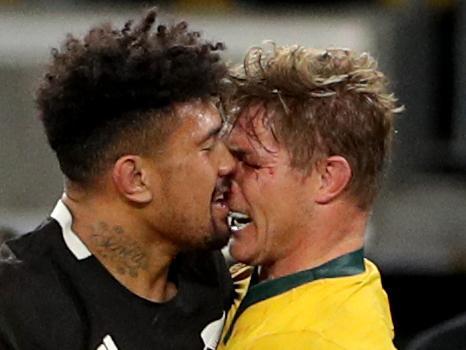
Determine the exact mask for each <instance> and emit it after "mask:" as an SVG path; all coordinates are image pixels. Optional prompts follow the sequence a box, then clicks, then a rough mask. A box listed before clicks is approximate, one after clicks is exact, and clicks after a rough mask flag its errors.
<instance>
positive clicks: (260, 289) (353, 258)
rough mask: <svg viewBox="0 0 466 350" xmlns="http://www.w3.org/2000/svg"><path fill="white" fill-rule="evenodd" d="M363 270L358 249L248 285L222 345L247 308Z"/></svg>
mask: <svg viewBox="0 0 466 350" xmlns="http://www.w3.org/2000/svg"><path fill="white" fill-rule="evenodd" d="M364 270H365V268H364V250H363V249H359V250H356V251H354V252H352V253H348V254H345V255H342V256H340V257H338V258H336V259H333V260H330V261H328V262H326V263H325V264H323V265H320V266H317V267H314V268H312V269H309V270H305V271H300V272H296V273H294V274H291V275H287V276H283V277H280V278H277V279H273V280H270V281H264V282H261V283H258V284H254V285H250V286H249V289H248V291H247V293H246V295H245V297H244V299H243V300H242V301H241V304H240V306H239V307H238V310H237V311H236V314H235V316H234V318H233V321H232V322H231V325H230V328H229V329H228V332H227V333H226V335H225V337H224V338H223V343H224V344H226V343H227V341H228V339H229V338H230V336H231V333H232V331H233V327H234V325H235V323H236V320H237V319H238V317H239V316H240V315H241V314H242V313H243V311H244V310H246V309H247V308H248V307H249V306H251V305H254V304H256V303H258V302H260V301H262V300H266V299H269V298H271V297H274V296H277V295H279V294H282V293H285V292H287V291H289V290H290V289H293V288H296V287H299V286H301V285H303V284H306V283H309V282H312V281H316V280H319V279H322V278H335V277H345V276H352V275H357V274H359V273H362V272H364ZM255 272H256V271H255Z"/></svg>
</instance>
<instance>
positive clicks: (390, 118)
mask: <svg viewBox="0 0 466 350" xmlns="http://www.w3.org/2000/svg"><path fill="white" fill-rule="evenodd" d="M230 78H231V81H232V82H233V85H234V86H235V90H234V93H233V95H232V96H231V100H230V102H231V103H232V105H231V106H236V107H237V108H239V109H242V108H245V107H247V106H248V104H250V103H251V102H253V101H263V102H265V103H266V106H267V108H268V111H269V113H267V116H266V118H268V119H269V122H270V125H271V128H272V131H273V132H274V134H275V135H276V137H277V139H278V140H279V141H280V142H283V143H284V144H285V145H286V147H287V148H288V150H289V152H290V154H291V159H292V164H291V165H292V166H293V167H296V168H300V169H303V170H306V171H309V170H311V169H312V168H313V166H314V165H315V164H316V161H318V160H319V159H321V158H322V157H326V156H332V155H340V156H343V157H344V158H346V159H347V161H348V162H349V164H350V166H351V169H352V178H351V181H350V184H349V186H348V191H349V192H350V194H352V195H354V197H355V198H357V200H358V204H359V206H360V207H361V208H363V209H366V208H368V207H369V206H370V205H371V204H372V203H373V201H374V198H375V196H376V194H377V191H378V188H379V182H380V177H381V176H380V175H381V173H382V170H383V168H384V165H385V163H386V160H387V158H388V157H389V154H390V148H391V141H392V135H393V130H394V126H393V122H394V115H395V114H396V113H399V112H401V111H402V110H403V107H400V106H398V105H397V99H396V98H395V97H394V95H393V94H392V93H390V92H389V91H388V89H387V79H386V77H385V75H384V74H383V73H382V72H380V71H379V70H377V62H376V61H375V60H374V58H372V57H371V56H370V55H368V54H367V53H363V54H357V53H355V52H352V51H350V50H347V49H327V50H320V49H313V48H304V47H302V46H297V45H295V46H289V47H278V46H275V45H273V46H272V50H270V51H266V50H264V49H263V48H262V47H255V48H252V49H251V50H249V52H248V53H247V55H246V57H245V59H244V63H243V65H241V66H238V67H235V68H233V69H232V70H231V71H230ZM231 106H230V107H231ZM272 111H273V113H272Z"/></svg>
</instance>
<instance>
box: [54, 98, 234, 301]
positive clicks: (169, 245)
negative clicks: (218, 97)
mask: <svg viewBox="0 0 466 350" xmlns="http://www.w3.org/2000/svg"><path fill="white" fill-rule="evenodd" d="M175 112H176V113H177V115H178V117H179V118H180V125H179V126H178V127H177V128H176V130H174V131H173V133H172V134H171V135H170V136H168V138H167V140H166V142H165V145H164V146H163V147H162V148H160V146H158V147H157V149H156V151H154V152H153V153H149V155H144V156H142V155H131V154H130V155H124V156H122V157H121V158H119V159H118V160H117V161H116V162H115V163H114V164H113V166H112V167H111V168H110V169H109V170H108V171H107V172H106V173H105V174H104V175H102V177H101V178H99V179H98V180H97V181H96V182H95V183H94V185H93V186H89V187H85V188H84V187H82V186H79V185H77V184H76V183H71V182H68V183H67V186H66V190H65V196H64V198H63V201H64V203H65V205H66V206H67V207H68V208H69V209H70V211H71V212H72V215H73V227H72V229H73V231H74V232H75V233H76V234H77V235H78V236H79V238H80V239H81V240H82V241H83V243H84V244H85V245H86V246H87V248H88V249H89V250H90V251H91V252H92V253H93V254H94V256H95V257H96V258H97V259H98V260H99V261H100V262H101V263H102V264H103V265H104V267H105V268H106V269H107V270H108V271H109V272H110V273H111V274H112V275H113V276H114V277H115V278H116V279H117V280H118V281H119V282H120V283H121V284H122V285H124V286H125V287H126V288H127V289H129V290H130V291H132V292H133V293H134V294H136V295H138V296H140V297H142V298H145V299H148V300H151V301H156V302H165V301H168V300H170V299H172V298H173V297H174V296H175V295H176V293H177V289H176V286H175V285H174V284H173V283H172V282H171V281H169V280H168V271H169V268H170V265H171V263H172V261H173V259H174V258H175V257H176V256H177V254H178V253H180V252H182V251H186V250H192V249H212V248H215V247H218V246H219V245H224V244H226V242H227V241H228V238H229V231H228V227H227V224H226V217H227V214H228V210H229V209H228V207H227V205H226V202H225V201H224V200H223V201H222V200H219V199H218V198H223V197H222V195H221V193H222V192H225V191H226V190H227V186H226V179H227V178H228V177H229V176H230V175H231V174H232V172H233V170H234V168H235V165H236V163H235V161H234V159H233V157H232V156H231V154H230V153H229V151H228V149H227V148H226V146H225V145H224V143H223V140H222V138H221V137H220V136H219V134H220V131H221V129H222V121H221V118H220V115H219V113H218V110H217V109H216V108H215V106H214V105H213V104H212V103H210V102H209V101H203V100H193V101H190V102H186V103H180V104H178V105H177V106H175Z"/></svg>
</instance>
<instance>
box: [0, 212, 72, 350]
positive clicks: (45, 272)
mask: <svg viewBox="0 0 466 350" xmlns="http://www.w3.org/2000/svg"><path fill="white" fill-rule="evenodd" d="M57 230H58V232H57ZM52 232H55V233H59V232H61V231H60V230H59V226H58V224H57V223H56V222H54V221H47V222H46V223H45V225H43V226H41V227H39V228H38V229H37V230H35V231H33V232H31V233H28V234H25V235H23V236H21V237H20V238H19V239H16V240H13V241H9V242H6V244H5V245H4V246H3V247H2V250H3V252H4V254H3V259H2V260H0V281H2V282H1V283H0V344H2V341H5V338H6V339H8V340H7V341H8V342H9V343H11V344H26V343H27V344H29V343H28V342H29V341H30V342H31V343H30V344H33V343H34V342H37V344H52V343H51V341H52V338H51V336H50V332H54V330H57V329H60V332H62V333H63V334H64V335H65V334H67V333H69V331H71V330H72V331H73V333H77V332H78V329H77V328H76V327H75V326H73V325H79V322H78V319H79V315H78V314H77V311H76V305H75V302H74V300H73V298H72V296H71V295H70V294H69V293H68V292H67V288H66V285H65V282H64V280H66V277H64V275H63V272H62V271H61V267H60V266H59V264H58V263H57V262H56V260H55V259H54V258H53V256H54V254H53V250H54V247H53V246H54V243H53V242H52V241H51V240H52V239H53V237H48V236H47V235H48V234H49V233H52ZM54 325H60V326H59V327H54ZM68 335H70V334H68ZM64 337H65V336H63V337H62V336H59V335H58V334H56V337H55V338H56V339H62V338H63V339H64ZM48 338H50V339H48ZM28 339H29V340H28ZM25 342H26V343H25ZM34 344H36V343H34ZM25 346H26V345H25ZM18 347H20V346H19V345H18ZM26 348H28V347H27V346H26Z"/></svg>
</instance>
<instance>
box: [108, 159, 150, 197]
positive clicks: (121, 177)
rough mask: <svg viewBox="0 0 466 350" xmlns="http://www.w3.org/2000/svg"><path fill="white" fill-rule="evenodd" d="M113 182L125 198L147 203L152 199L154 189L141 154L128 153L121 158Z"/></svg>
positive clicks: (114, 169)
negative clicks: (151, 186) (152, 189)
mask: <svg viewBox="0 0 466 350" xmlns="http://www.w3.org/2000/svg"><path fill="white" fill-rule="evenodd" d="M112 178H113V182H114V184H115V186H116V188H117V190H118V191H119V192H120V194H121V195H123V196H124V197H125V198H127V199H128V200H129V201H131V202H135V203H138V204H146V203H149V202H150V201H151V200H152V191H151V188H150V182H149V179H148V176H147V171H146V169H145V168H144V166H143V161H142V159H141V157H139V156H133V155H127V156H123V157H121V158H119V159H118V160H117V161H116V162H115V164H114V166H113V172H112Z"/></svg>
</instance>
